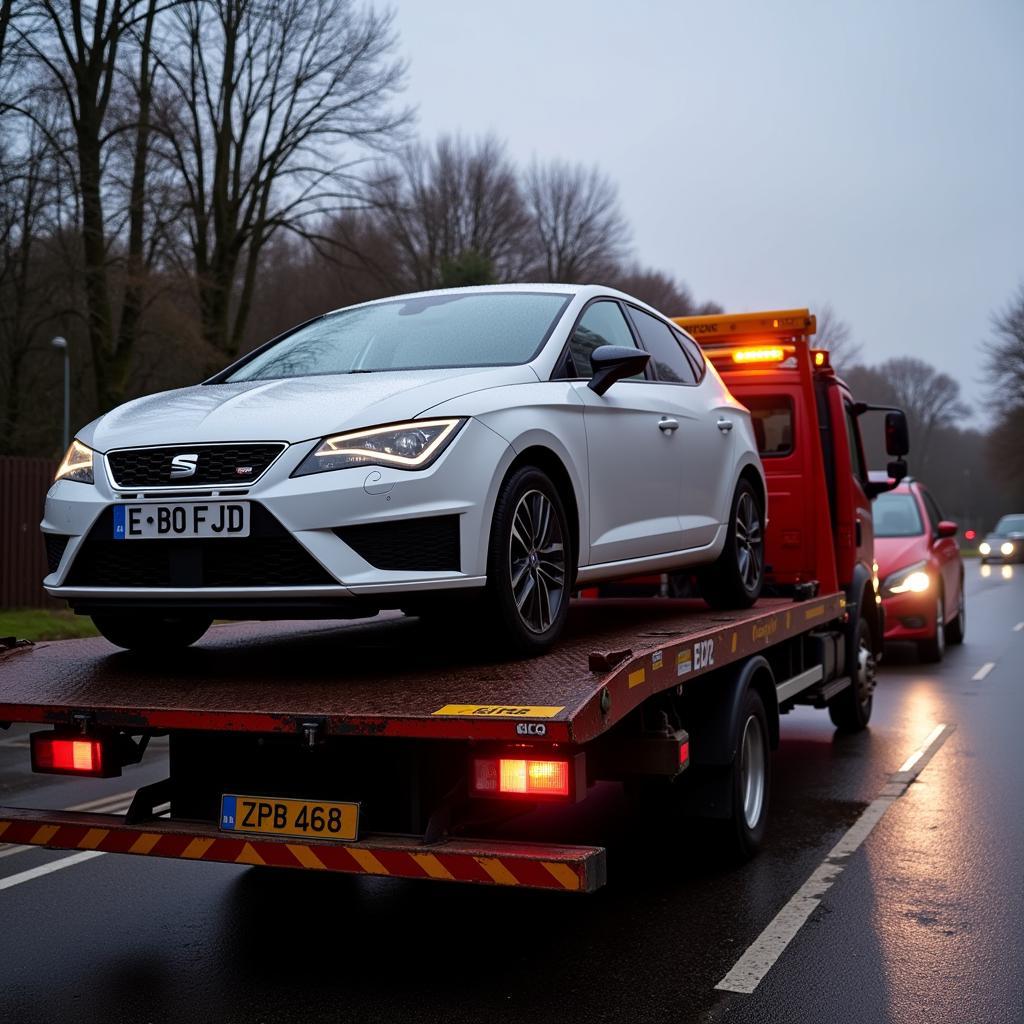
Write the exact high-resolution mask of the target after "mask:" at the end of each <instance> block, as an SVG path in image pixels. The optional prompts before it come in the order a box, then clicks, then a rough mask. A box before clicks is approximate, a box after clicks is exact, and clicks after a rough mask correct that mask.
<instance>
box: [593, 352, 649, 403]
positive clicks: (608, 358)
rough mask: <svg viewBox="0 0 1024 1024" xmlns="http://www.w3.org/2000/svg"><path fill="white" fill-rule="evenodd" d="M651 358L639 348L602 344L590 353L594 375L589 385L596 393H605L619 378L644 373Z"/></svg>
mask: <svg viewBox="0 0 1024 1024" xmlns="http://www.w3.org/2000/svg"><path fill="white" fill-rule="evenodd" d="M650 358H651V357H650V356H649V355H648V354H647V353H646V352H641V351H640V349H638V348H627V347H626V346H625V345H601V346H599V347H598V348H595V349H594V351H593V352H591V354H590V368H591V370H593V373H594V375H593V376H592V377H591V378H590V383H589V384H588V385H587V387H589V388H590V390H591V391H593V392H594V394H596V395H603V394H604V393H605V392H606V391H607V390H608V389H609V388H610V387H611V386H612V385H613V384H614V383H615V382H616V381H617V380H622V378H623V377H632V376H634V375H635V374H638V373H643V372H644V369H645V368H646V366H647V363H648V361H649V360H650Z"/></svg>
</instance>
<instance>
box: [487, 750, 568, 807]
mask: <svg viewBox="0 0 1024 1024" xmlns="http://www.w3.org/2000/svg"><path fill="white" fill-rule="evenodd" d="M582 772H583V755H582V754H576V755H573V756H571V757H551V758H547V757H545V758H539V757H527V756H525V755H519V756H516V755H515V754H508V755H504V756H502V755H497V756H491V757H474V758H473V765H472V777H471V781H472V787H473V793H474V795H475V796H490V797H530V798H531V799H538V798H540V799H543V798H545V797H554V798H570V799H571V798H573V797H575V796H576V795H577V793H578V792H579V791H580V790H582V789H585V788H586V783H585V776H583V775H582ZM581 779H582V780H584V781H582V782H581Z"/></svg>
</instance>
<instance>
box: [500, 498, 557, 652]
mask: <svg viewBox="0 0 1024 1024" xmlns="http://www.w3.org/2000/svg"><path fill="white" fill-rule="evenodd" d="M508 558H509V578H510V580H511V585H512V597H513V600H514V601H515V604H516V608H517V609H518V611H519V616H520V618H521V619H522V621H523V624H524V625H525V626H526V627H527V628H528V629H529V630H531V631H532V632H534V633H544V632H545V631H546V630H548V629H550V627H551V624H552V623H553V622H554V621H555V618H556V616H557V615H558V612H559V609H560V608H561V605H562V602H563V601H564V600H565V577H566V567H565V540H564V538H563V536H562V524H561V521H560V519H559V516H558V513H557V512H556V511H555V507H554V505H553V504H552V502H551V499H550V498H548V496H547V495H546V494H544V493H542V492H541V491H537V490H531V491H527V492H526V494H524V495H523V496H522V497H521V498H520V499H519V503H518V504H517V505H516V510H515V513H514V514H513V516H512V532H511V536H510V537H509V554H508Z"/></svg>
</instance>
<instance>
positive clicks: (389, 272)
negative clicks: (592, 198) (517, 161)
mask: <svg viewBox="0 0 1024 1024" xmlns="http://www.w3.org/2000/svg"><path fill="white" fill-rule="evenodd" d="M367 199H368V203H369V204H370V207H371V209H372V210H373V212H374V219H375V222H376V224H377V226H378V227H379V229H380V231H381V232H382V234H383V235H384V236H385V237H386V238H387V239H389V240H390V243H391V245H392V247H393V250H394V253H395V262H394V264H393V265H392V266H391V267H389V268H382V273H383V275H384V277H385V280H386V282H387V284H388V286H389V287H391V288H420V289H424V288H437V287H441V286H446V285H457V284H485V283H488V282H490V281H514V280H517V279H519V278H521V277H522V276H523V274H524V273H525V271H526V269H527V267H528V264H529V261H530V253H529V245H528V241H527V238H528V231H529V227H530V221H529V215H528V214H527V212H526V207H525V205H524V202H523V197H522V193H521V191H520V188H519V184H518V179H517V175H516V169H515V167H514V166H513V165H512V163H511V162H510V161H509V159H508V157H507V156H506V155H505V151H504V147H503V146H502V145H501V144H500V143H499V142H497V141H496V140H495V139H493V138H485V139H481V140H479V141H476V142H466V141H464V140H462V139H458V138H452V137H442V138H441V139H439V140H438V142H437V144H436V145H434V146H432V147H427V146H424V145H422V144H416V145H412V146H408V147H407V148H406V149H404V150H403V151H402V152H401V153H400V154H399V156H398V157H397V158H396V159H395V160H392V161H390V162H388V163H385V164H383V165H381V166H379V167H378V168H377V174H376V175H375V177H374V179H373V180H372V182H371V184H370V187H369V190H368V193H367ZM349 247H350V248H351V246H349Z"/></svg>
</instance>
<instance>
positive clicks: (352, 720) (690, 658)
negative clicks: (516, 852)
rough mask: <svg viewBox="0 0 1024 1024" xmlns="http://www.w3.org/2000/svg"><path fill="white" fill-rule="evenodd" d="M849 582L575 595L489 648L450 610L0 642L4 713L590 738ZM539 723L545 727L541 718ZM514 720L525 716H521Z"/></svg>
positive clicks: (770, 638) (71, 720)
mask: <svg viewBox="0 0 1024 1024" xmlns="http://www.w3.org/2000/svg"><path fill="white" fill-rule="evenodd" d="M843 607H844V605H843V597H842V595H841V594H831V595H827V596H824V597H817V598H814V599H811V600H804V601H793V600H789V599H783V598H776V599H765V600H761V601H759V602H758V603H757V604H756V605H755V606H754V607H753V608H751V609H748V610H745V611H732V612H713V611H710V610H709V609H708V608H707V606H706V605H704V604H703V603H702V602H698V601H671V600H665V599H657V600H626V601H616V600H601V601H585V600H584V601H577V602H574V605H573V607H572V609H571V613H570V621H569V626H568V628H567V630H566V633H565V634H564V636H563V638H562V639H561V641H560V642H559V644H558V646H557V647H556V648H555V650H554V651H552V652H551V653H550V654H548V655H545V656H543V657H540V658H534V659H531V660H525V661H501V660H495V659H491V658H488V657H487V655H486V650H481V649H480V648H479V646H478V645H474V644H473V642H472V641H473V638H472V637H471V636H468V635H465V634H460V632H459V631H458V628H457V626H455V625H453V626H451V627H450V628H447V629H446V630H445V632H444V633H438V632H437V631H436V629H431V628H430V627H428V626H427V625H426V624H425V623H421V622H420V621H418V620H416V619H409V618H405V617H402V616H400V615H397V614H396V615H381V616H378V617H376V618H374V619H365V620H358V621H354V622H349V623H337V622H331V623H323V622H300V623H262V622H259V623H238V624H231V625H224V626H218V627H215V628H214V629H212V630H211V631H210V633H208V634H207V636H206V637H205V638H204V639H203V640H202V641H201V642H200V643H199V644H198V645H196V646H195V647H193V648H190V649H188V650H186V651H182V652H176V653H175V654H173V655H170V654H168V655H165V656H161V657H153V656H142V655H137V654H131V653H127V652H117V651H115V650H114V649H113V648H112V647H111V646H110V644H108V643H107V642H106V641H105V640H102V639H99V638H97V639H89V640H67V641H61V642H59V643H40V644H37V645H35V646H33V647H29V648H23V649H15V650H13V651H11V652H10V653H8V654H6V655H3V656H0V722H10V721H17V722H38V723H43V724H50V725H65V726H70V725H74V724H76V723H79V724H80V723H81V722H83V721H84V722H87V723H89V724H91V725H95V726H98V727H107V728H116V729H123V730H126V731H138V732H141V731H145V730H157V731H162V730H170V729H185V730H223V731H227V732H249V733H297V732H298V733H301V732H302V731H303V729H304V728H306V727H307V725H308V724H309V723H311V722H312V723H315V724H316V726H317V728H318V729H319V730H321V732H320V734H321V735H327V736H344V735H370V736H402V737H418V738H427V739H442V740H495V739H499V740H516V739H518V740H522V739H523V738H530V739H543V740H545V741H548V742H570V743H586V742H587V741H589V740H591V739H593V738H595V737H596V736H599V735H601V734H602V733H603V732H605V731H606V730H607V729H609V728H611V726H613V725H614V724H615V723H616V722H618V721H620V720H621V719H622V718H623V717H624V716H625V715H626V714H628V713H629V712H630V711H632V710H633V709H634V708H635V707H637V706H638V705H639V704H640V703H642V701H643V700H644V699H645V698H647V697H649V696H651V695H652V694H653V693H656V692H659V691H662V690H667V689H670V688H674V687H676V686H678V685H680V684H682V685H685V684H686V683H687V682H688V681H690V680H692V679H694V678H697V677H698V676H700V675H702V674H704V673H705V672H707V671H709V670H711V669H716V668H720V667H722V666H724V665H727V664H729V663H730V662H735V661H738V660H739V659H741V658H745V657H747V656H749V655H751V654H754V653H757V652H758V651H759V650H763V649H765V648H767V647H770V646H771V645H773V644H776V643H778V642H780V641H783V640H786V639H788V638H790V637H792V636H796V635H798V634H800V633H803V632H806V631H807V630H808V629H811V628H814V627H816V626H821V625H824V624H825V623H827V622H831V621H833V620H835V619H837V618H839V617H841V616H842V614H843ZM539 726H542V727H543V728H538V727H539ZM519 727H521V728H519Z"/></svg>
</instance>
